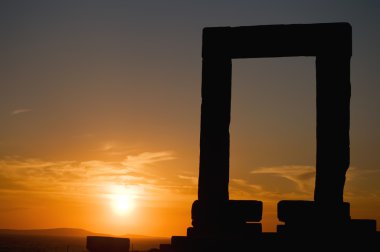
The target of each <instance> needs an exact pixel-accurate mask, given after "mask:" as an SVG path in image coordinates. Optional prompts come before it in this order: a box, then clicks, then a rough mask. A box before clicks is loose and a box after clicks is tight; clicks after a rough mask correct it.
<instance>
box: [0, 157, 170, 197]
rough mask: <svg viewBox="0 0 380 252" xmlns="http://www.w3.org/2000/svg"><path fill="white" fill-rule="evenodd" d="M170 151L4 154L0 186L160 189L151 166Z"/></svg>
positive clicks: (69, 190)
mask: <svg viewBox="0 0 380 252" xmlns="http://www.w3.org/2000/svg"><path fill="white" fill-rule="evenodd" d="M174 158H175V157H174V156H173V154H172V153H171V152H166V151H163V152H144V153H141V154H138V155H129V156H127V157H126V158H125V159H123V160H121V161H117V162H108V161H101V160H88V161H83V162H77V161H55V162H51V161H44V160H41V159H23V158H20V157H8V158H4V159H2V160H0V185H1V186H0V190H2V191H8V192H9V191H14V192H28V193H33V192H34V193H53V194H54V193H59V194H62V193H63V194H71V195H83V194H94V193H95V194H96V193H97V194H102V193H105V192H106V187H107V186H110V185H121V186H125V187H133V188H140V189H141V190H140V191H141V192H144V193H146V194H149V193H154V192H157V191H159V190H162V188H164V187H162V185H161V184H160V183H158V182H159V181H161V180H162V178H161V177H160V174H158V173H157V172H156V173H153V172H152V171H151V169H150V167H151V166H154V165H156V164H157V163H158V162H162V161H166V160H172V159H174Z"/></svg>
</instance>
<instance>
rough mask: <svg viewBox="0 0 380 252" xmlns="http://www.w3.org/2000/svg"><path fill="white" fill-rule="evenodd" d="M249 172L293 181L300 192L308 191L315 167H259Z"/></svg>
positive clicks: (311, 185) (311, 183)
mask: <svg viewBox="0 0 380 252" xmlns="http://www.w3.org/2000/svg"><path fill="white" fill-rule="evenodd" d="M251 174H252V175H259V174H261V175H268V176H272V177H280V178H283V179H285V180H288V181H289V182H292V183H294V184H295V185H296V189H297V190H298V191H299V192H300V193H310V191H311V190H312V188H313V185H314V178H315V168H314V167H313V166H307V165H288V166H275V167H260V168H257V169H255V170H253V171H251Z"/></svg>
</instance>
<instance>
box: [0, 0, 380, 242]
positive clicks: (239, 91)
mask: <svg viewBox="0 0 380 252" xmlns="http://www.w3.org/2000/svg"><path fill="white" fill-rule="evenodd" d="M206 2H207V3H206ZM321 22H349V23H351V25H352V29H353V57H352V60H351V83H352V99H351V167H350V170H349V172H348V180H347V183H346V187H345V200H346V201H349V202H351V216H352V217H353V218H372V219H377V221H378V222H380V182H379V181H380V167H379V164H380V117H379V115H380V99H379V96H380V85H379V80H380V69H379V66H380V50H379V45H380V2H379V1H375V0H374V1H366V0H361V1H348V0H345V1H333V0H328V1H307V0H306V1H305V0H302V1H301V0H299V1H281V0H278V1H273V0H269V1H243V0H242V1H186V2H185V1H174V0H173V1H166V0H163V1H137V0H136V1H122V0H119V1H115V0H107V1H106V0H104V1H98V0H93V1H87V0H86V1H85V0H71V1H58V0H46V1H40V0H33V1H28V0H25V1H18V0H9V1H7V0H5V1H1V2H0V201H1V204H0V228H17V229H32V228H53V227H76V228H84V229H87V230H90V231H94V232H101V233H109V234H115V235H119V234H126V233H134V234H144V235H155V236H171V235H184V234H185V232H186V228H187V227H189V226H191V218H190V208H191V204H192V202H193V201H194V200H195V199H196V198H197V182H198V181H197V179H198V161H199V160H198V159H199V133H200V103H201V63H202V62H201V46H202V43H201V42H202V40H201V39H202V28H203V27H210V26H247V25H264V24H291V23H321ZM314 61H315V58H313V57H293V58H271V59H244V60H233V73H232V76H233V77H232V78H233V80H232V86H233V87H232V123H231V169H230V177H231V178H230V187H229V189H230V196H231V198H232V199H254V200H262V201H263V202H264V217H263V218H264V219H263V225H264V230H265V231H273V230H275V225H276V224H277V217H276V204H277V202H278V201H279V200H281V199H309V200H312V198H313V190H314V177H315V150H316V147H315V145H316V142H315V127H316V123H315V117H316V111H315V110H316V106H315V102H316V99H315V91H316V87H315V85H316V84H315V65H314ZM378 229H380V225H379V223H378Z"/></svg>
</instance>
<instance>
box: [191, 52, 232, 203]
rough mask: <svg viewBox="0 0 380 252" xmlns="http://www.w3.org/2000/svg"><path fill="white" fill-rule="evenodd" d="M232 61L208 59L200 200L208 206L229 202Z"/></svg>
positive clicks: (204, 80)
mask: <svg viewBox="0 0 380 252" xmlns="http://www.w3.org/2000/svg"><path fill="white" fill-rule="evenodd" d="M231 71H232V65H231V58H229V57H205V58H203V64H202V107H201V136H200V163H199V184H198V199H199V200H200V201H202V202H207V204H212V202H221V201H226V200H228V199H229V196H228V180H229V156H230V155H229V152H230V132H229V127H230V114H231Z"/></svg>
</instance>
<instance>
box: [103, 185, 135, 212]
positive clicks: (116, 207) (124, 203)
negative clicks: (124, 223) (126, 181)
mask: <svg viewBox="0 0 380 252" xmlns="http://www.w3.org/2000/svg"><path fill="white" fill-rule="evenodd" d="M135 197H136V195H135V193H134V192H133V190H128V189H127V188H125V187H123V186H114V187H113V188H112V193H111V194H110V195H109V198H110V204H111V208H112V210H113V212H114V213H115V214H117V215H120V216H123V215H127V214H129V213H131V212H132V211H133V210H134V208H135Z"/></svg>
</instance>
